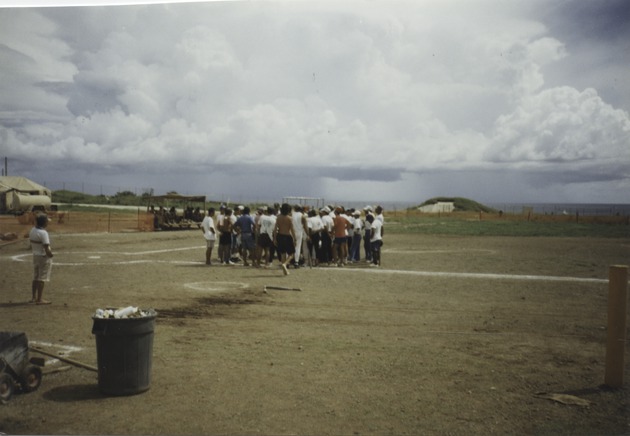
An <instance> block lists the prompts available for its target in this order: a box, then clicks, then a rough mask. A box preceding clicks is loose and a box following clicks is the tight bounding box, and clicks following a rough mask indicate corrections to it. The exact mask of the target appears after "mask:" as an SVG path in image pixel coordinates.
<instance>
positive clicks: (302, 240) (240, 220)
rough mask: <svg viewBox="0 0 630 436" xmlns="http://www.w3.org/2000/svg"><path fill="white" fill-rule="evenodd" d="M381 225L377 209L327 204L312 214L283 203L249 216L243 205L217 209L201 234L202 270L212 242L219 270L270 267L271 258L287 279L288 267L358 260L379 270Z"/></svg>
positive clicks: (210, 211) (380, 211) (208, 261)
mask: <svg viewBox="0 0 630 436" xmlns="http://www.w3.org/2000/svg"><path fill="white" fill-rule="evenodd" d="M384 223H385V220H384V218H383V208H382V207H381V206H376V207H375V208H372V206H366V207H364V208H363V209H362V210H359V209H348V210H346V209H345V208H344V207H343V206H332V205H329V206H324V207H322V208H321V209H319V210H318V209H315V208H312V207H309V206H301V205H294V206H291V205H289V204H288V203H283V204H282V205H279V204H275V205H274V206H267V207H260V208H258V209H257V210H256V211H255V212H254V213H253V214H252V211H251V210H250V208H249V207H247V206H237V207H235V208H233V209H232V208H230V207H227V206H225V205H221V207H220V208H219V211H218V213H217V211H216V210H215V209H214V208H209V209H208V213H207V215H206V216H205V217H204V219H203V221H202V223H201V230H202V232H203V234H204V238H205V239H206V244H207V245H206V247H207V248H206V264H207V265H212V253H213V249H214V247H215V245H217V241H218V261H219V263H220V264H222V265H234V264H236V263H238V262H243V265H244V266H250V265H251V266H254V267H271V266H273V264H274V261H275V260H276V259H277V260H278V262H279V265H280V267H281V268H282V269H283V271H284V273H285V274H288V268H300V267H304V266H308V267H318V266H336V267H342V266H345V265H347V264H350V263H356V262H360V261H362V260H363V261H365V262H367V264H368V265H369V266H373V267H378V266H380V265H381V247H382V245H383V225H384ZM361 255H363V259H362V258H361Z"/></svg>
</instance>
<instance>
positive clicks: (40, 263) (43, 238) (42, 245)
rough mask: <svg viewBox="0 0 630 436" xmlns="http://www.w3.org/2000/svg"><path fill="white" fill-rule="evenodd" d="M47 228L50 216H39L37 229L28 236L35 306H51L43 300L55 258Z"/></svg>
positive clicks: (34, 228) (36, 221)
mask: <svg viewBox="0 0 630 436" xmlns="http://www.w3.org/2000/svg"><path fill="white" fill-rule="evenodd" d="M47 226H48V216H47V215H37V218H35V227H33V228H32V229H31V231H30V233H29V235H28V239H29V241H30V243H31V249H32V250H33V282H32V285H31V290H32V298H31V301H30V302H31V303H35V304H50V301H47V300H44V299H43V298H42V295H43V293H44V285H45V284H46V282H49V281H50V272H51V269H52V258H53V253H52V249H51V248H50V236H49V235H48V232H47V231H46V227H47Z"/></svg>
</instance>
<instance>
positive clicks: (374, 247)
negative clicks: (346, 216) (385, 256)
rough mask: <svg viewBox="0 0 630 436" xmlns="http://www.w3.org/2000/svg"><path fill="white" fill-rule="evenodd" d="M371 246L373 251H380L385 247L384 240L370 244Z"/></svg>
mask: <svg viewBox="0 0 630 436" xmlns="http://www.w3.org/2000/svg"><path fill="white" fill-rule="evenodd" d="M370 246H371V248H372V251H380V250H381V247H382V246H383V240H382V239H378V240H376V241H372V242H371V243H370Z"/></svg>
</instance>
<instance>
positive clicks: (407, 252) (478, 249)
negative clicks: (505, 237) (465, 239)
mask: <svg viewBox="0 0 630 436" xmlns="http://www.w3.org/2000/svg"><path fill="white" fill-rule="evenodd" d="M382 251H383V252H384V253H393V254H434V253H439V254H443V253H470V252H471V251H474V252H478V253H489V254H495V253H496V252H497V251H496V250H488V249H485V248H471V249H459V248H454V249H450V250H446V249H440V250H401V249H397V248H388V249H384V250H382Z"/></svg>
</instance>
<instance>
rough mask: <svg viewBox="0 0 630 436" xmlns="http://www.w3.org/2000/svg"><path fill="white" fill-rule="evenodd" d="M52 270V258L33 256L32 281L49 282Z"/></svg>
mask: <svg viewBox="0 0 630 436" xmlns="http://www.w3.org/2000/svg"><path fill="white" fill-rule="evenodd" d="M51 270H52V258H50V257H48V256H33V280H34V281H37V282H49V281H50V272H51Z"/></svg>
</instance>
